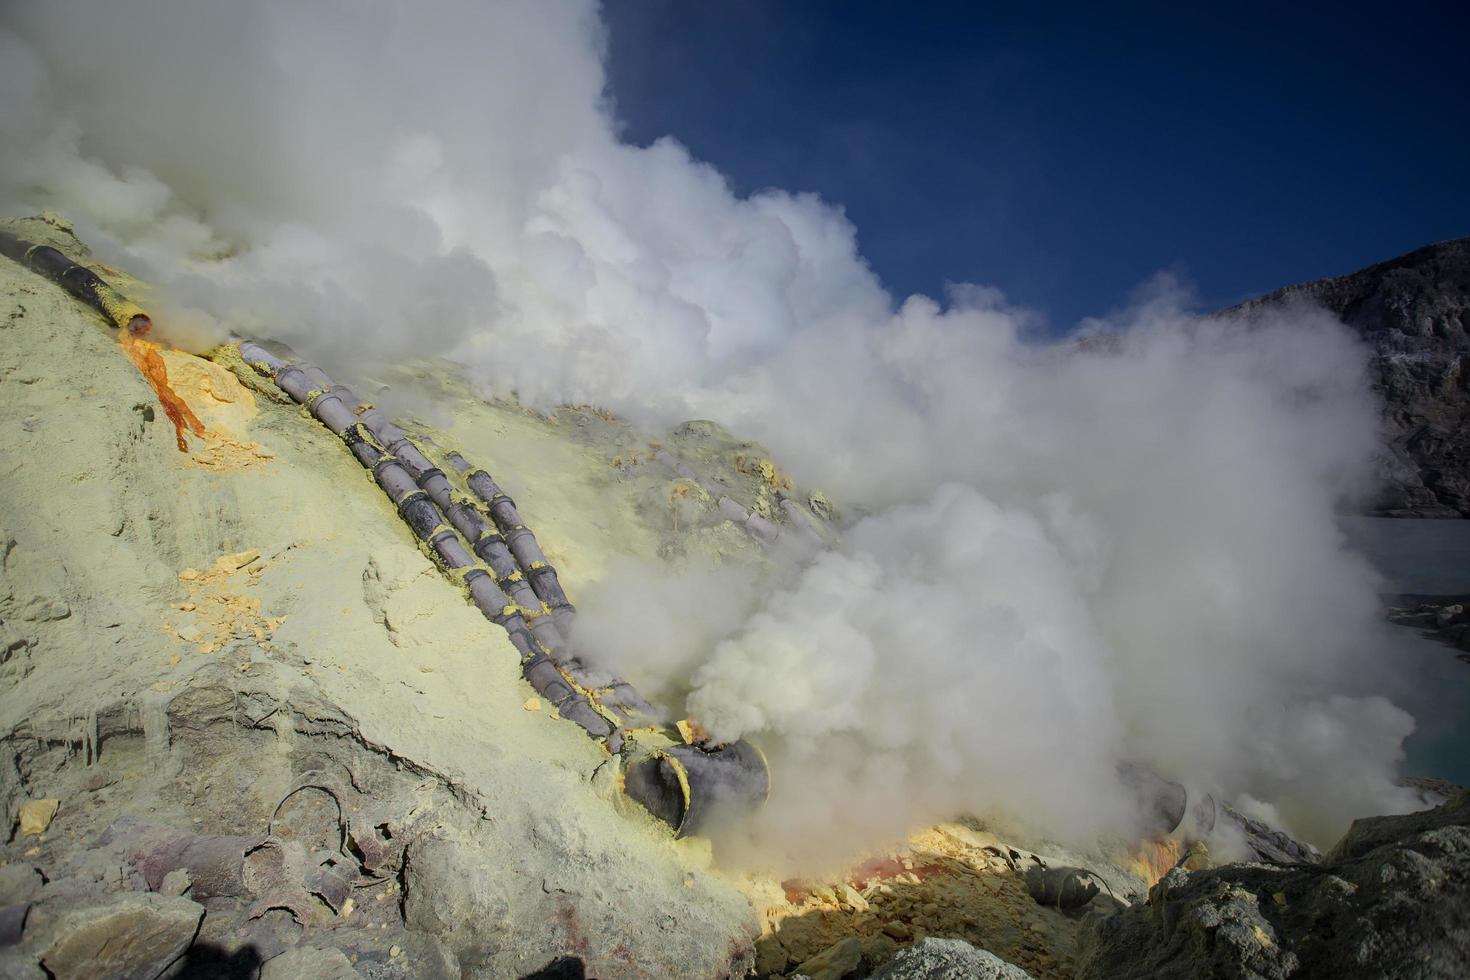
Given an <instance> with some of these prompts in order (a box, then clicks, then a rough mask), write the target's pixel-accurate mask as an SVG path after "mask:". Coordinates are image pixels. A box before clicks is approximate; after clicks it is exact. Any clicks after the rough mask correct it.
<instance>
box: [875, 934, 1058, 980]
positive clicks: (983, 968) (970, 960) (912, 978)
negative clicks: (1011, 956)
mask: <svg viewBox="0 0 1470 980" xmlns="http://www.w3.org/2000/svg"><path fill="white" fill-rule="evenodd" d="M871 980H1031V974H1029V973H1027V972H1026V971H1025V970H1023V969H1021V968H1020V967H1019V966H1016V965H1014V964H1012V963H1007V962H1006V961H1005V960H1003V959H1001V958H1000V957H999V956H996V955H995V954H994V953H989V952H986V951H985V950H983V949H976V948H975V947H974V946H971V945H970V944H969V943H967V942H965V941H964V940H962V939H935V938H934V937H932V936H930V937H928V938H925V939H921V940H919V941H918V942H916V943H914V944H913V945H912V946H909V947H907V948H905V949H901V950H899V951H898V954H897V955H895V956H894V957H893V959H891V960H889V961H888V962H887V963H885V964H883V965H882V966H881V967H879V968H878V969H877V970H875V971H874V972H873V974H872V977H871Z"/></svg>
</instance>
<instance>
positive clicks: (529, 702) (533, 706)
mask: <svg viewBox="0 0 1470 980" xmlns="http://www.w3.org/2000/svg"><path fill="white" fill-rule="evenodd" d="M521 707H522V708H525V709H526V710H527V711H540V710H541V699H540V698H526V703H525V704H523V705H521Z"/></svg>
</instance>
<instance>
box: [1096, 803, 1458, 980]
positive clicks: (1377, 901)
mask: <svg viewBox="0 0 1470 980" xmlns="http://www.w3.org/2000/svg"><path fill="white" fill-rule="evenodd" d="M1467 975H1470V791H1467V792H1461V793H1460V795H1459V796H1458V797H1457V798H1455V799H1452V800H1450V801H1448V802H1446V803H1445V804H1443V805H1442V806H1440V807H1438V808H1436V809H1434V810H1431V811H1429V812H1427V813H1411V814H1407V815H1404V816H1397V817H1373V818H1369V819H1366V820H1358V821H1356V822H1354V824H1353V826H1352V828H1351V829H1350V830H1349V831H1348V833H1347V834H1346V836H1344V837H1343V839H1342V840H1341V841H1340V842H1339V843H1338V844H1337V846H1336V847H1335V848H1333V850H1332V851H1331V852H1330V853H1329V854H1328V855H1327V856H1326V858H1325V859H1324V860H1323V862H1322V863H1321V864H1317V865H1310V864H1292V865H1277V864H1231V865H1225V866H1223V867H1219V868H1211V869H1208V870H1202V871H1187V870H1185V869H1184V868H1175V869H1174V870H1172V871H1170V872H1169V873H1168V874H1167V875H1166V876H1165V877H1164V879H1163V880H1162V881H1160V882H1159V883H1158V884H1157V885H1155V886H1154V888H1153V890H1152V891H1151V892H1150V893H1149V898H1148V902H1147V903H1146V904H1143V903H1140V904H1136V905H1134V906H1132V907H1130V908H1129V909H1127V910H1126V911H1124V912H1122V913H1120V914H1118V915H1114V916H1111V917H1108V918H1103V919H1101V920H1099V921H1097V922H1096V923H1095V924H1094V925H1093V926H1092V928H1091V929H1090V930H1089V931H1088V933H1087V934H1086V935H1085V936H1084V939H1083V942H1082V952H1081V954H1080V957H1079V967H1078V971H1077V976H1078V978H1079V980H1104V978H1106V980H1130V978H1139V980H1143V978H1149V980H1171V978H1178V980H1186V978H1188V980H1287V978H1289V977H1337V978H1341V980H1357V978H1362V980H1369V978H1373V980H1390V978H1403V980H1450V978H1458V977H1464V976H1467Z"/></svg>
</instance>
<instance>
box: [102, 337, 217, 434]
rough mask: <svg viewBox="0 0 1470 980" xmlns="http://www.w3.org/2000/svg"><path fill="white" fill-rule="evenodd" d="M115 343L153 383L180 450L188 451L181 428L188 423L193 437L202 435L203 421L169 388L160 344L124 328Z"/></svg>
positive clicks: (139, 371) (166, 368) (151, 383)
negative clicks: (171, 424) (120, 346)
mask: <svg viewBox="0 0 1470 980" xmlns="http://www.w3.org/2000/svg"><path fill="white" fill-rule="evenodd" d="M117 342H118V343H119V344H121V345H122V349H123V353H124V354H126V355H127V356H128V360H130V361H132V362H133V366H134V367H136V368H137V369H138V373H139V374H141V375H143V377H144V378H146V379H147V380H148V383H149V384H150V385H152V386H153V392H154V394H156V395H157V396H158V401H159V404H161V405H162V406H163V410H164V412H165V413H166V414H167V415H168V420H169V421H170V422H172V423H173V424H174V438H175V439H177V440H178V443H179V452H181V453H186V452H188V451H189V443H188V442H187V441H186V440H185V438H184V427H185V426H188V427H189V429H191V430H192V431H193V433H194V434H195V435H196V436H202V435H204V423H203V422H201V421H199V418H198V416H196V415H195V414H194V412H193V410H191V409H190V408H189V405H188V403H187V402H185V401H184V400H183V399H182V398H180V397H179V394H178V392H176V391H174V390H173V388H171V387H169V383H168V367H167V365H165V364H164V363H163V355H162V354H160V353H159V352H158V351H159V346H158V345H157V344H155V343H154V342H153V341H151V340H148V339H147V338H145V337H143V336H142V334H141V332H139V333H134V332H133V331H132V330H126V329H125V330H119V331H118V332H117Z"/></svg>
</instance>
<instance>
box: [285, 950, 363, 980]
mask: <svg viewBox="0 0 1470 980" xmlns="http://www.w3.org/2000/svg"><path fill="white" fill-rule="evenodd" d="M361 978H362V975H361V974H360V973H358V972H357V971H356V970H354V969H353V968H352V962H351V961H350V960H349V959H348V958H347V954H345V953H343V952H342V951H341V950H340V949H317V948H315V947H313V946H293V947H292V948H291V949H288V950H286V951H285V952H284V953H282V954H281V955H280V956H275V957H272V958H271V959H268V960H266V961H265V965H263V966H262V967H261V968H260V980H361Z"/></svg>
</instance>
